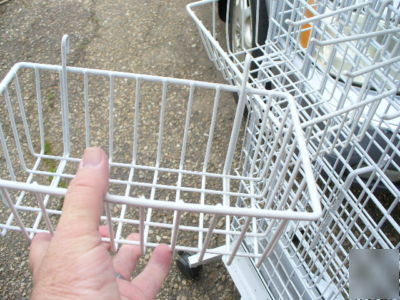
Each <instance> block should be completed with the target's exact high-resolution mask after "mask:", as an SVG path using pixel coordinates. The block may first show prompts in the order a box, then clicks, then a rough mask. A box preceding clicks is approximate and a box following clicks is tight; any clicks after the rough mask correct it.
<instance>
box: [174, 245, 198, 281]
mask: <svg viewBox="0 0 400 300" xmlns="http://www.w3.org/2000/svg"><path fill="white" fill-rule="evenodd" d="M189 256H190V254H189V253H187V252H184V251H179V252H178V259H177V260H176V261H175V262H176V266H177V267H178V269H179V271H180V272H181V274H182V275H183V277H185V278H186V279H190V280H196V279H199V278H200V274H201V270H202V269H203V267H202V266H201V265H200V266H197V267H194V268H190V266H189Z"/></svg>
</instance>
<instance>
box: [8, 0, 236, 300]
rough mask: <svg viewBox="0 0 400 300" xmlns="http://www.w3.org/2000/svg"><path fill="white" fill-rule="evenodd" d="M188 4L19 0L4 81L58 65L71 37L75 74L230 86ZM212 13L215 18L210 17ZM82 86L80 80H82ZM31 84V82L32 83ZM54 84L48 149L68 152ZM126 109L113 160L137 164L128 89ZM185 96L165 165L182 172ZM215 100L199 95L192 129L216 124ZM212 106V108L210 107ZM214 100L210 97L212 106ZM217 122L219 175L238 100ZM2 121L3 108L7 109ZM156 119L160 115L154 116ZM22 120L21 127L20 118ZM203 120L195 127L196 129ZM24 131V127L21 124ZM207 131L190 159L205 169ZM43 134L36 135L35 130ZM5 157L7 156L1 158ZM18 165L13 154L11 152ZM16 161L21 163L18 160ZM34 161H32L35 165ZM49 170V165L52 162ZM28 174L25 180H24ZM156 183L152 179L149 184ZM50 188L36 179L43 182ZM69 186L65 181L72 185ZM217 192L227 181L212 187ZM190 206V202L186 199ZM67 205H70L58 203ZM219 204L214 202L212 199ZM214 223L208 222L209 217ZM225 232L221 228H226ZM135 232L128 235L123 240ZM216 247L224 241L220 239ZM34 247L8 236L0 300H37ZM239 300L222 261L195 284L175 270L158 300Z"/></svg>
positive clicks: (123, 99) (151, 137) (226, 102)
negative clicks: (29, 67) (24, 68)
mask: <svg viewBox="0 0 400 300" xmlns="http://www.w3.org/2000/svg"><path fill="white" fill-rule="evenodd" d="M187 3H189V1H184V0H178V1H173V2H169V1H168V2H166V1H165V2H163V1H135V0H132V1H125V0H115V1H105V0H81V1H76V0H75V1H72V0H69V1H50V0H48V1H46V0H35V1H26V0H12V1H9V2H8V3H6V4H4V5H0V16H1V17H0V32H1V33H0V34H1V39H0V57H1V58H2V59H1V61H0V77H1V78H3V77H4V76H5V74H6V73H7V71H8V70H9V69H10V67H11V66H12V65H13V64H14V63H16V62H18V61H31V62H40V63H50V64H59V63H60V58H59V55H60V52H59V44H60V40H61V37H62V35H63V34H64V33H68V34H69V35H70V37H71V43H72V49H71V50H72V52H71V54H70V56H69V64H70V65H74V66H82V67H91V68H97V69H106V70H118V71H126V72H135V73H145V74H153V75H162V76H170V77H178V78H186V79H195V80H202V81H211V82H223V80H222V78H221V77H220V75H219V73H218V72H217V71H216V70H215V68H214V66H213V65H212V63H211V62H210V61H209V59H208V57H207V55H206V52H205V51H204V49H203V46H202V44H201V41H200V38H199V36H198V34H197V31H196V28H195V26H194V23H193V22H192V20H191V19H190V17H189V16H188V15H187V13H186V10H185V5H186V4H187ZM204 13H205V14H206V13H207V12H204ZM28 77H29V76H27V77H26V78H25V77H21V82H22V83H25V81H26V84H25V90H29V89H30V90H31V91H32V90H33V84H32V81H29V78H28ZM79 80H80V81H79ZM29 82H30V83H29ZM55 82H56V80H55V79H54V78H53V77H51V76H48V77H44V78H42V83H43V87H42V88H43V91H44V93H45V94H43V98H44V99H45V103H44V115H45V119H46V131H48V132H51V135H49V136H48V137H47V140H46V141H47V143H48V148H51V149H48V151H51V154H58V153H59V152H60V151H61V150H62V149H61V145H60V143H58V142H57V141H58V140H59V138H60V136H61V130H60V128H59V126H56V124H57V122H59V121H60V116H59V115H58V114H54V113H52V112H53V111H57V109H58V111H59V103H58V102H57V101H56V100H57V97H58V96H57V95H58V92H59V90H58V86H57V84H55ZM74 82H77V85H76V93H75V96H74V97H71V99H70V101H71V114H72V115H74V114H76V116H77V119H76V122H75V123H74V124H72V125H71V126H72V129H73V132H74V134H73V135H72V137H71V141H72V144H73V154H76V155H79V153H82V150H83V148H84V141H82V140H83V138H82V132H83V131H82V126H83V124H84V123H83V122H79V117H78V113H77V112H79V109H80V108H81V107H80V106H79V105H80V104H79V101H78V99H79V97H80V95H82V90H81V89H79V82H81V79H79V78H71V79H70V84H71V83H74ZM104 83H106V81H104V80H103V81H101V80H99V81H98V82H96V83H93V84H92V85H91V87H92V90H91V91H92V97H93V99H91V100H90V101H91V102H90V103H91V105H92V108H91V114H92V116H93V120H92V124H93V125H92V126H93V130H92V131H93V136H92V141H93V144H98V145H103V146H104V145H107V143H106V142H104V140H107V139H108V133H107V130H106V129H105V128H106V125H105V124H102V120H103V123H104V118H102V116H103V115H102V114H101V112H104V110H105V109H107V97H105V96H104V95H107V91H108V86H107V85H105V84H104ZM118 84H119V85H118V93H120V94H118V97H117V98H118V101H117V100H116V102H115V109H116V112H115V115H116V116H118V118H115V119H116V121H115V128H116V130H117V131H118V140H117V141H116V145H115V160H117V161H123V162H125V161H126V162H130V159H131V157H130V155H129V153H128V152H127V151H126V149H131V147H132V145H131V142H130V136H131V134H132V132H131V131H129V130H125V128H126V126H124V124H126V122H129V121H131V120H132V116H133V114H134V111H133V110H130V109H127V108H126V107H128V106H127V105H126V104H127V103H128V101H129V93H131V92H132V90H131V89H129V88H128V87H127V86H125V85H124V83H123V82H119V83H118ZM156 88H159V87H148V90H144V91H143V94H144V96H143V99H144V100H143V103H144V101H147V102H146V105H145V106H144V107H145V108H144V109H143V112H142V119H141V121H142V122H143V123H142V127H141V128H142V132H141V140H140V141H139V143H140V145H141V147H142V148H140V149H139V157H140V159H141V162H142V163H143V164H146V163H147V164H151V161H153V160H154V155H155V151H153V152H152V151H151V150H149V149H154V141H155V138H156V131H155V129H156V128H158V125H159V124H158V115H159V102H157V100H156V99H155V100H153V101H152V99H151V95H152V93H154V92H155V93H158V92H159V90H155V89H156ZM184 94H185V91H184V90H179V89H177V90H174V89H172V90H171V92H170V94H169V95H170V96H169V98H168V103H169V107H168V108H167V112H166V117H167V119H168V120H169V121H170V122H169V123H168V124H167V125H166V131H167V133H166V140H165V141H164V145H165V146H164V147H165V148H164V152H165V155H164V158H163V163H165V164H169V165H170V166H176V165H177V164H178V163H179V151H176V147H178V149H179V143H177V141H179V140H181V139H182V130H179V129H180V128H182V126H183V124H184V118H185V113H186V104H184V102H182V101H181V100H180V99H181V98H182V95H184ZM23 96H24V98H26V99H27V100H29V99H30V98H32V97H33V95H30V94H29V93H26V95H25V94H24V95H23ZM209 96H210V95H209V94H208V93H207V92H205V93H201V92H199V93H198V94H196V99H200V100H202V101H196V102H195V103H194V105H193V117H192V118H193V124H202V122H209V121H210V117H211V109H210V105H211V103H212V102H211V100H210V97H209ZM207 99H208V100H207ZM211 99H212V98H211ZM221 101H222V102H221V106H220V110H219V113H218V116H219V118H220V120H221V122H219V123H218V128H217V129H216V139H215V145H214V147H215V149H214V152H215V153H216V154H215V155H214V156H213V157H212V159H211V160H210V168H211V169H213V168H214V170H218V169H220V168H221V165H222V163H221V161H222V160H221V155H222V153H223V149H224V147H225V145H226V144H227V136H228V135H227V134H226V132H229V131H228V130H229V128H230V127H229V125H230V124H231V121H232V118H233V116H234V101H233V99H232V97H230V95H224V97H223V98H222V100H221ZM29 105H31V104H27V108H28V109H34V108H35V107H34V104H32V106H29ZM1 113H4V108H3V107H2V108H0V116H1ZM155 116H157V117H155ZM28 119H29V122H31V124H33V125H32V127H33V129H32V132H33V133H36V132H37V129H36V128H37V126H35V124H36V123H35V122H37V120H35V119H34V117H31V116H30V115H29V116H28ZM17 122H18V120H17ZM196 122H197V123H196ZM20 125H21V124H18V126H20ZM200 129H201V126H200V127H199V126H197V127H196V126H195V125H193V126H192V127H191V133H192V134H193V137H197V138H192V141H193V143H192V147H190V148H189V149H188V152H187V161H186V163H187V165H190V167H191V168H192V169H198V168H200V165H201V160H199V159H198V157H199V151H198V149H204V145H205V143H206V141H207V139H206V138H204V137H203V138H202V137H201V130H200ZM35 130H36V131H35ZM2 155H3V154H2ZM11 155H12V157H13V156H15V153H12V154H11ZM15 159H16V160H17V161H18V158H15ZM0 162H1V166H2V167H1V168H0V174H1V175H2V176H5V174H6V173H7V170H6V168H5V167H4V166H5V164H4V158H2V157H0ZM28 162H29V161H28ZM47 164H48V165H47V166H43V167H44V168H47V169H48V170H49V169H50V168H53V167H54V166H53V165H52V164H51V165H49V164H50V163H47ZM44 165H46V163H44ZM75 168H76V165H70V166H67V171H68V172H73V171H74V169H75ZM111 172H112V174H113V176H114V178H120V177H121V178H124V176H126V170H122V169H121V170H111ZM21 176H22V175H21ZM135 176H137V180H140V179H144V180H148V177H147V176H150V175H149V174H144V173H143V174H137V175H135ZM150 178H151V177H150ZM40 180H44V179H43V178H38V181H40ZM162 180H164V181H165V183H168V182H169V183H171V182H173V181H174V180H176V178H173V177H166V178H163V179H162ZM186 180H187V183H186V184H187V185H188V186H195V185H196V184H198V182H197V181H196V179H195V178H192V179H191V178H187V179H186ZM64 184H65V183H64ZM213 184H214V187H217V186H218V184H219V183H217V182H216V183H213ZM123 190H124V189H122V188H121V187H118V186H112V192H114V193H123ZM148 192H149V191H148V190H147V191H146V190H140V191H139V190H138V191H136V193H143V194H145V193H148ZM158 197H160V198H165V199H168V197H169V194H168V192H167V191H161V192H160V194H158ZM182 197H183V198H185V197H186V199H189V198H190V195H185V194H184V195H182ZM59 200H62V199H59ZM209 201H214V200H209ZM54 205H55V207H54V208H59V205H60V202H56V203H54ZM112 209H113V213H114V214H115V215H118V214H119V213H120V210H121V207H118V206H115V207H113V208H112ZM6 213H7V212H6V210H5V209H4V208H3V207H2V208H1V209H0V218H2V219H1V220H2V221H3V219H4V218H5V216H6ZM130 214H132V217H134V216H135V215H134V214H135V211H134V210H131V211H130V210H128V211H127V215H128V216H130ZM206 217H207V216H206ZM171 218H172V216H171V215H170V214H168V213H166V212H164V211H157V212H155V213H154V214H153V220H158V221H160V220H161V221H162V222H170V221H171ZM196 218H197V216H192V215H187V216H184V217H183V221H182V222H187V224H192V225H194V226H196ZM221 226H222V225H221ZM132 229H133V228H129V227H125V228H124V229H123V233H127V231H130V230H132ZM164 235H167V234H166V233H165V232H162V231H157V228H155V229H154V231H151V232H150V236H152V238H153V239H154V240H156V241H157V242H159V241H162V239H163V238H164ZM194 238H195V237H194V236H193V234H182V235H181V236H180V241H179V242H178V243H180V244H182V245H190V244H193V243H194V244H196V241H195V240H194ZM213 242H215V244H216V245H219V244H220V243H221V242H223V239H219V240H218V239H216V240H215V241H213ZM27 255H28V243H27V242H26V241H25V240H24V239H23V237H22V235H21V234H20V233H15V232H9V233H8V234H7V235H6V236H5V237H2V238H1V243H0V274H1V275H0V297H1V299H21V298H24V297H29V294H30V290H31V279H30V272H29V269H28V265H27ZM149 255H150V253H147V254H146V256H145V257H144V258H143V259H142V262H141V265H140V266H139V270H140V269H141V268H142V267H143V264H144V263H145V261H146V260H147V259H148V257H149ZM189 298H190V299H236V298H239V294H238V292H237V290H236V288H235V286H234V284H233V282H232V281H231V279H230V277H229V274H228V273H227V271H226V269H225V267H224V265H223V264H222V263H221V262H219V261H218V262H216V263H211V264H207V265H205V266H204V267H203V272H202V275H201V277H200V279H199V280H197V281H190V280H186V279H184V278H182V276H181V274H180V273H179V271H178V270H177V268H176V266H175V265H174V266H173V267H172V270H171V272H170V274H169V276H168V279H167V281H166V282H165V284H164V287H163V289H162V291H161V292H160V294H159V296H158V299H181V300H183V299H189Z"/></svg>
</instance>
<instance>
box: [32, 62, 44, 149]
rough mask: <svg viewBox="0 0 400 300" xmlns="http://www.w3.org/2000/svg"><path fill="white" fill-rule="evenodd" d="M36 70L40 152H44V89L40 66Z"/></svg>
mask: <svg viewBox="0 0 400 300" xmlns="http://www.w3.org/2000/svg"><path fill="white" fill-rule="evenodd" d="M34 70H35V89H36V103H37V112H38V118H39V136H40V153H41V154H43V153H44V152H45V151H44V149H45V147H44V144H45V141H44V125H43V106H42V89H41V87H40V71H39V68H38V67H35V68H34Z"/></svg>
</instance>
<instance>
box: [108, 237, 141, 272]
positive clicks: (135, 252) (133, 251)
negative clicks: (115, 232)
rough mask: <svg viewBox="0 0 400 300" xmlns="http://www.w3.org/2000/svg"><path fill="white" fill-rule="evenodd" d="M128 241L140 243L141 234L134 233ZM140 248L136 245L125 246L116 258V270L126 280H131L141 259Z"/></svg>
mask: <svg viewBox="0 0 400 300" xmlns="http://www.w3.org/2000/svg"><path fill="white" fill-rule="evenodd" d="M127 239H128V240H131V241H138V240H139V234H137V233H132V234H130V235H129V236H128V238H127ZM140 254H141V253H140V247H139V246H136V245H123V246H122V247H121V249H119V251H118V253H117V254H116V255H115V257H114V270H115V272H118V273H119V274H121V275H122V276H123V277H124V278H126V279H130V278H131V274H132V272H133V271H134V270H135V268H136V265H137V263H138V261H139V258H140Z"/></svg>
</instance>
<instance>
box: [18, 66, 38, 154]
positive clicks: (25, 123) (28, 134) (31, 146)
mask: <svg viewBox="0 0 400 300" xmlns="http://www.w3.org/2000/svg"><path fill="white" fill-rule="evenodd" d="M14 84H15V91H16V94H17V100H18V106H19V110H20V113H21V118H22V124H23V125H24V132H25V136H26V140H27V142H28V149H29V151H31V153H32V154H33V153H35V150H34V149H33V145H32V138H31V134H30V131H29V125H28V121H27V120H28V118H27V117H26V114H25V107H24V105H23V101H22V95H21V85H20V84H19V79H18V74H15V80H14Z"/></svg>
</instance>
